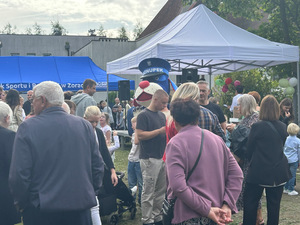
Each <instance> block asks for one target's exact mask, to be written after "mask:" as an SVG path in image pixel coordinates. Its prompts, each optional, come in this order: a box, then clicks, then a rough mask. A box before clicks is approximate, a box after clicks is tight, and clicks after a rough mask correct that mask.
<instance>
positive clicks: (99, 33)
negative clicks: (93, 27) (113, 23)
mask: <svg viewBox="0 0 300 225" xmlns="http://www.w3.org/2000/svg"><path fill="white" fill-rule="evenodd" d="M97 33H98V35H99V36H103V37H105V36H106V31H105V30H104V27H103V25H102V24H100V26H99V29H98V32H97Z"/></svg>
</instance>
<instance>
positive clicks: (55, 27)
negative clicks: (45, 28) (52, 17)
mask: <svg viewBox="0 0 300 225" xmlns="http://www.w3.org/2000/svg"><path fill="white" fill-rule="evenodd" d="M51 31H52V32H51V35H54V36H61V35H66V34H67V30H66V29H65V28H64V27H63V26H62V25H61V24H60V23H59V21H54V22H53V21H51Z"/></svg>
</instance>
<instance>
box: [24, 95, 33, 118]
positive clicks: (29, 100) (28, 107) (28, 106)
mask: <svg viewBox="0 0 300 225" xmlns="http://www.w3.org/2000/svg"><path fill="white" fill-rule="evenodd" d="M32 94H33V91H32V90H29V91H27V100H26V102H24V105H23V109H24V111H25V114H26V116H27V115H28V114H29V113H30V112H31V103H32Z"/></svg>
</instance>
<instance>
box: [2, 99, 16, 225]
mask: <svg viewBox="0 0 300 225" xmlns="http://www.w3.org/2000/svg"><path fill="white" fill-rule="evenodd" d="M11 115H12V111H11V108H10V107H9V105H7V104H6V103H5V102H3V101H0V146H1V147H0V199H1V201H0V224H3V225H14V224H16V223H20V222H21V216H20V214H19V212H17V210H16V207H15V206H14V200H13V197H12V194H11V192H10V190H9V185H8V174H9V167H10V163H11V156H12V150H13V144H14V139H15V135H16V133H15V132H14V131H12V130H9V129H7V127H8V126H9V123H10V120H11Z"/></svg>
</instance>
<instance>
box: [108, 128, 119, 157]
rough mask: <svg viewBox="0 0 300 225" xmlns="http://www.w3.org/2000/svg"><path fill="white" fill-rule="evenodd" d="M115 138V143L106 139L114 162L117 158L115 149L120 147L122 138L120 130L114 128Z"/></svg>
mask: <svg viewBox="0 0 300 225" xmlns="http://www.w3.org/2000/svg"><path fill="white" fill-rule="evenodd" d="M113 139H114V143H109V142H108V141H106V144H107V148H108V151H109V153H110V156H111V159H112V161H113V162H114V161H115V158H116V155H115V150H117V149H118V148H120V140H119V136H118V132H117V131H116V130H114V132H113Z"/></svg>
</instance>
